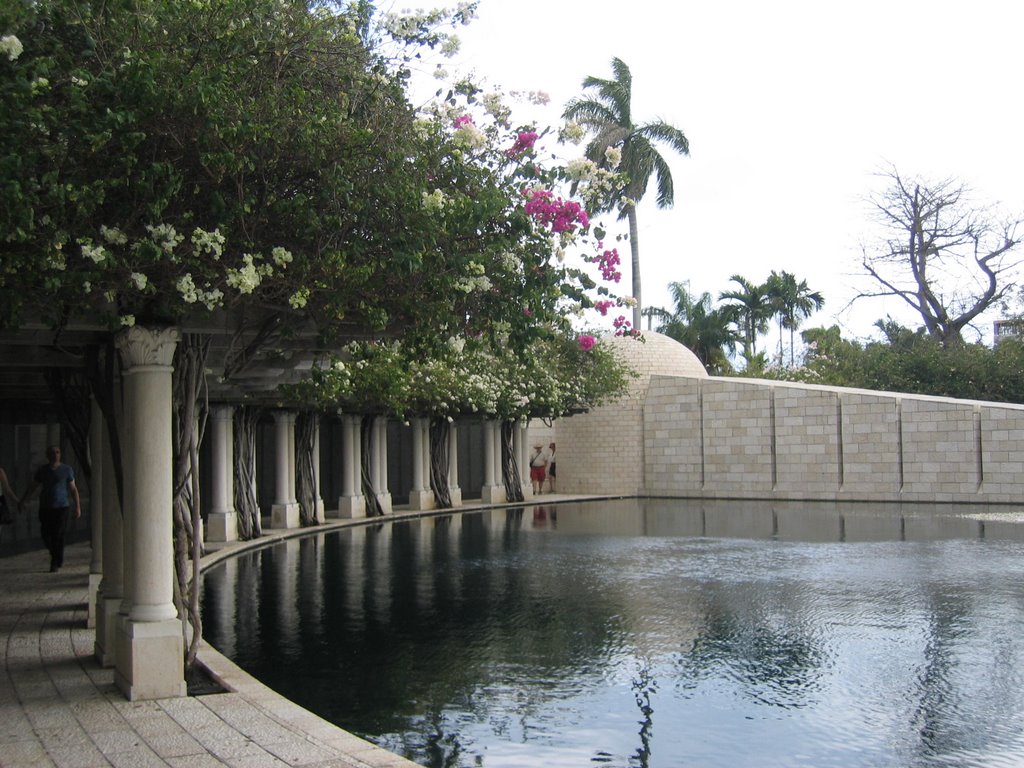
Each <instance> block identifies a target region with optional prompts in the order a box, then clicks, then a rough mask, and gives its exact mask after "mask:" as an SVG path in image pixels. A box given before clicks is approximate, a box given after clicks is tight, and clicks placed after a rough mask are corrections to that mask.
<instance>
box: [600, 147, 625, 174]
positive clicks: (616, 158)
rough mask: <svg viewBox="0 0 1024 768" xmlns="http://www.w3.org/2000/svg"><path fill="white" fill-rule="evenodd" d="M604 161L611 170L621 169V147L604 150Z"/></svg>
mask: <svg viewBox="0 0 1024 768" xmlns="http://www.w3.org/2000/svg"><path fill="white" fill-rule="evenodd" d="M604 161H605V163H607V164H608V167H609V168H610V169H611V170H613V171H614V170H615V169H616V168H618V167H619V163H621V162H622V150H621V149H620V148H619V147H607V148H605V150H604Z"/></svg>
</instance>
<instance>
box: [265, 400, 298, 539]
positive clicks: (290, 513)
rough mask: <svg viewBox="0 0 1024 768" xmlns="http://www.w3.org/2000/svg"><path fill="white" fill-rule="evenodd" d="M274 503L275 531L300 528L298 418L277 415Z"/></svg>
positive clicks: (272, 524)
mask: <svg viewBox="0 0 1024 768" xmlns="http://www.w3.org/2000/svg"><path fill="white" fill-rule="evenodd" d="M274 470H275V471H274V476H275V478H276V483H275V487H274V503H273V505H272V506H271V507H270V527H271V528H298V527H299V503H298V502H297V501H296V500H295V414H294V413H293V412H291V411H275V412H274Z"/></svg>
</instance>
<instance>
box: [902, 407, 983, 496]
mask: <svg viewBox="0 0 1024 768" xmlns="http://www.w3.org/2000/svg"><path fill="white" fill-rule="evenodd" d="M977 408H978V406H975V405H973V404H971V403H967V402H957V401H955V400H939V399H930V398H929V399H925V398H915V397H902V398H900V411H901V424H902V428H901V433H902V436H903V489H902V496H903V498H904V499H907V500H910V501H918V500H928V501H957V500H959V499H961V498H963V497H965V496H966V497H971V496H975V495H977V493H978V491H979V490H980V487H981V474H980V466H979V462H980V457H981V454H980V451H979V449H980V448H981V442H982V436H981V432H980V428H977V429H976V425H975V419H976V409H977ZM978 415H979V416H980V411H978Z"/></svg>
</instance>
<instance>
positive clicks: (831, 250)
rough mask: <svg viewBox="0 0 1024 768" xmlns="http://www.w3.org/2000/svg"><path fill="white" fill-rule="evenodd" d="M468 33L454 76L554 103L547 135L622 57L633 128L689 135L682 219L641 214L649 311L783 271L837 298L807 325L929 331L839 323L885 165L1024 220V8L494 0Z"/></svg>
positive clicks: (898, 1)
mask: <svg viewBox="0 0 1024 768" xmlns="http://www.w3.org/2000/svg"><path fill="white" fill-rule="evenodd" d="M458 35H459V37H460V38H461V40H462V52H461V54H460V56H459V57H458V58H457V59H456V63H457V64H458V66H459V68H461V69H464V70H467V71H469V70H472V71H475V73H476V75H477V76H478V77H483V78H485V79H486V80H487V81H488V82H489V83H491V84H493V85H500V86H502V87H503V88H505V89H506V90H513V89H519V90H527V91H528V90H543V91H546V92H547V93H549V94H550V96H551V106H550V107H549V110H548V113H547V119H548V121H549V122H551V123H552V124H557V121H558V117H559V115H560V114H561V110H562V107H563V106H564V104H565V102H566V101H567V100H568V99H569V98H571V97H573V96H576V95H579V94H580V93H581V89H580V83H581V81H582V80H583V78H584V77H585V76H587V75H590V74H593V75H596V76H600V77H610V76H611V69H610V64H609V62H610V60H611V58H612V57H613V56H617V57H619V58H621V59H623V60H624V61H625V62H626V64H628V65H629V67H630V69H631V70H632V73H633V111H634V120H635V121H643V120H647V119H652V118H660V119H663V120H665V121H667V122H669V123H671V124H673V125H675V126H677V127H679V128H681V129H682V130H683V131H684V132H685V133H686V135H687V137H688V138H689V141H690V157H689V158H678V157H674V156H670V157H669V160H670V162H671V165H672V169H673V177H674V179H675V187H676V205H675V207H674V208H673V209H672V210H669V211H659V210H657V209H656V208H655V207H654V205H653V189H652V192H651V193H650V197H651V198H652V199H651V200H649V201H648V202H647V204H646V205H644V206H642V207H641V209H640V211H639V214H640V215H639V221H640V253H641V263H642V276H643V291H644V304H645V305H646V306H665V307H667V306H668V305H669V298H668V292H667V289H666V285H667V284H668V283H669V282H670V281H686V280H688V281H689V282H690V286H691V291H693V292H698V293H699V292H702V291H710V292H711V293H712V294H713V295H715V296H717V294H718V293H719V292H720V291H722V290H727V289H728V288H729V287H730V284H729V277H730V276H731V275H732V274H735V273H739V274H741V275H743V276H745V277H747V278H748V279H750V280H752V281H755V282H760V281H763V280H764V279H765V278H766V277H767V275H768V273H769V272H770V271H771V270H772V269H775V270H787V271H790V272H793V273H794V274H796V276H797V278H798V279H806V280H807V281H808V283H809V285H810V287H811V288H812V289H816V290H819V291H821V292H822V293H823V294H824V295H825V298H826V301H827V305H826V309H825V310H824V311H823V312H821V313H819V314H818V315H816V316H814V317H812V318H811V319H810V321H809V322H808V325H823V324H824V325H828V324H831V323H833V322H838V323H839V324H840V325H841V326H842V327H843V328H844V335H846V336H847V337H865V336H867V335H869V334H870V333H871V332H872V328H871V325H872V323H873V322H874V320H876V319H878V318H879V317H883V316H884V315H886V314H887V313H888V314H891V315H893V316H894V317H896V318H897V319H901V320H903V321H904V322H906V323H907V324H914V323H915V321H916V320H917V318H916V317H915V316H914V315H912V314H908V313H907V312H906V311H905V310H904V309H903V308H902V307H900V306H899V305H898V304H896V303H894V302H891V301H890V302H889V303H886V304H883V303H881V302H872V303H871V304H867V303H865V304H858V305H856V306H855V308H854V310H853V312H852V313H849V312H847V313H840V310H842V309H843V307H844V306H845V305H846V304H847V302H848V301H849V299H850V298H851V297H852V295H853V294H854V293H855V286H856V281H857V280H860V279H861V278H860V277H858V276H859V275H860V270H859V266H858V265H859V261H858V257H859V253H860V244H861V243H862V242H863V241H865V240H866V239H867V238H868V236H869V234H870V231H871V226H872V225H871V220H870V216H869V210H868V206H867V205H866V203H865V202H864V198H865V197H866V195H867V194H868V193H869V192H871V191H872V190H873V189H878V188H879V180H878V176H877V174H878V172H879V171H880V170H882V169H885V168H886V167H888V166H890V165H892V166H895V167H896V168H897V169H898V170H899V171H900V173H901V174H903V175H905V176H912V175H916V174H922V175H924V176H925V177H927V178H933V179H939V178H944V177H949V176H953V177H957V178H960V179H962V180H963V181H965V182H967V183H968V184H970V185H971V186H972V187H973V188H974V189H975V191H976V193H977V195H978V197H979V198H980V199H981V200H983V201H985V202H998V203H1002V204H1003V205H1004V206H1006V207H1008V208H1009V209H1011V210H1017V211H1024V141H1022V137H1024V124H1022V120H1021V117H1022V112H1024V110H1022V107H1021V103H1022V98H1024V78H1022V75H1024V66H1022V59H1021V52H1020V50H1021V49H1020V45H1021V37H1022V36H1024V3H1018V2H1010V1H1008V0H998V1H996V0H972V2H970V3H968V2H965V1H964V2H949V1H948V0H938V1H936V0H885V1H884V2H883V1H881V0H861V1H860V2H857V3H833V2H821V1H820V0H817V1H813V2H812V1H811V0H806V1H805V0H774V1H773V2H759V1H757V0H737V1H736V2H721V1H719V2H696V3H692V2H665V1H664V0H662V1H660V2H656V1H655V0H632V2H629V3H621V2H617V3H611V2H605V1H604V0H588V1H587V2H581V1H579V0H543V1H542V0H515V1H514V2H513V1H512V0H482V2H481V4H480V9H479V14H478V19H477V20H475V21H474V22H473V23H472V24H471V25H470V26H469V27H466V28H463V29H460V30H459V31H458ZM453 68H454V67H453ZM620 250H627V249H620ZM625 262H626V267H627V274H626V276H625V277H624V280H625V281H626V285H628V257H627V258H625Z"/></svg>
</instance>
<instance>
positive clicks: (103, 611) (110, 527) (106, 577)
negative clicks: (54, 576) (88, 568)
mask: <svg viewBox="0 0 1024 768" xmlns="http://www.w3.org/2000/svg"><path fill="white" fill-rule="evenodd" d="M113 386H114V397H113V398H112V400H113V402H115V403H117V402H120V400H121V398H120V385H119V384H117V383H116V382H115V383H114V385H113ZM101 436H102V439H101V440H100V451H99V453H98V454H96V455H94V456H93V459H92V465H93V480H94V482H96V483H97V485H99V483H101V482H102V493H101V498H102V502H101V506H102V509H101V510H100V515H99V517H100V521H101V524H102V527H103V568H102V570H103V579H102V580H101V581H100V588H99V595H98V596H97V600H96V640H95V644H94V645H93V654H94V655H95V656H96V660H97V661H98V662H99V663H100V665H101V666H104V667H112V666H114V649H115V647H116V643H115V638H116V637H117V628H118V622H119V619H120V614H121V604H122V602H123V601H124V537H123V536H122V533H121V529H122V525H121V521H122V518H121V500H120V498H119V496H118V491H117V477H116V476H115V474H114V457H113V453H112V449H111V446H110V437H109V435H108V434H107V425H106V422H103V425H102V429H101ZM127 447H128V446H127V443H122V448H127ZM97 466H98V467H99V468H100V475H99V477H100V480H97V479H96V467H97ZM93 514H95V511H93Z"/></svg>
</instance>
